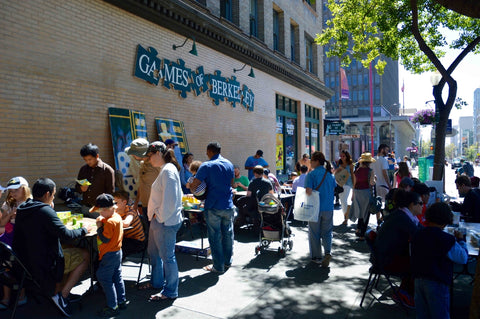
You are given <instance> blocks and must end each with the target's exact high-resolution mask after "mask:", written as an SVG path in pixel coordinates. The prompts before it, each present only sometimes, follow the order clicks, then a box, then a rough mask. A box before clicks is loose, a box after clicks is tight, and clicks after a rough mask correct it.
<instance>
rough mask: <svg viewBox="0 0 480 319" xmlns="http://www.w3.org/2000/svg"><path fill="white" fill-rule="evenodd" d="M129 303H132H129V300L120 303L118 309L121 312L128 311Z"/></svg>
mask: <svg viewBox="0 0 480 319" xmlns="http://www.w3.org/2000/svg"><path fill="white" fill-rule="evenodd" d="M129 303H130V302H129V301H128V300H125V301H124V302H120V303H119V304H118V308H119V309H120V310H125V309H127V306H128V304H129Z"/></svg>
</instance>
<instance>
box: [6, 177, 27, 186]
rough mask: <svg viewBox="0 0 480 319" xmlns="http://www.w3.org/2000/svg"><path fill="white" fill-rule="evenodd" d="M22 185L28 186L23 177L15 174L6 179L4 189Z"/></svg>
mask: <svg viewBox="0 0 480 319" xmlns="http://www.w3.org/2000/svg"><path fill="white" fill-rule="evenodd" d="M22 186H27V187H28V182H27V180H26V179H25V178H23V177H21V176H17V177H14V178H12V179H10V180H9V181H8V183H7V187H6V188H5V189H19V188H20V187H22Z"/></svg>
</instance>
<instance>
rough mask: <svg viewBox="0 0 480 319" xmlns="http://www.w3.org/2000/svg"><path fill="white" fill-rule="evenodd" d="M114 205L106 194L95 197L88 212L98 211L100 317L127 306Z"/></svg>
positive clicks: (118, 219) (120, 234) (119, 221)
mask: <svg viewBox="0 0 480 319" xmlns="http://www.w3.org/2000/svg"><path fill="white" fill-rule="evenodd" d="M114 205H115V203H114V200H113V196H112V195H110V194H100V195H98V197H97V199H96V201H95V206H94V207H93V208H92V211H99V212H100V216H99V217H98V218H97V227H98V230H97V235H98V238H97V242H98V259H99V261H100V265H99V266H98V270H97V279H98V281H99V282H100V284H101V285H102V287H103V291H104V292H105V297H106V298H107V307H106V308H104V309H103V310H101V311H99V313H98V315H99V316H101V317H111V316H115V315H118V313H119V308H120V309H125V308H126V307H127V300H126V298H125V285H124V283H123V279H122V265H121V263H122V250H121V248H122V237H123V226H122V218H121V217H120V215H118V214H117V213H115V206H114Z"/></svg>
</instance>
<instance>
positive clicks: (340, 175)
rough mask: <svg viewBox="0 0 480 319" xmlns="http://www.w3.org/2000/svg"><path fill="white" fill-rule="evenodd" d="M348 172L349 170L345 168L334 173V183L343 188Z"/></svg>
mask: <svg viewBox="0 0 480 319" xmlns="http://www.w3.org/2000/svg"><path fill="white" fill-rule="evenodd" d="M348 171H349V169H347V168H345V169H342V170H341V171H337V172H335V181H336V182H337V184H338V185H339V186H341V187H343V186H344V185H345V184H346V183H347V180H348V177H349V176H350V173H349V172H348Z"/></svg>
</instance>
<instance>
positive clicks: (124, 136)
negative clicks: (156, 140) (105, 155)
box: [108, 107, 147, 198]
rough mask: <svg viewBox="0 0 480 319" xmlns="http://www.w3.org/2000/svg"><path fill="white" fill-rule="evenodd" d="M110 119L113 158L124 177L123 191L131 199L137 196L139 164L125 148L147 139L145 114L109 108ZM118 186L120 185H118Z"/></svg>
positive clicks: (117, 169)
mask: <svg viewBox="0 0 480 319" xmlns="http://www.w3.org/2000/svg"><path fill="white" fill-rule="evenodd" d="M108 117H109V119H110V132H111V135H112V146H113V157H114V158H115V168H116V171H117V172H120V173H121V174H122V176H123V181H122V184H121V185H122V186H123V190H125V191H127V192H128V193H129V194H130V198H135V197H136V196H137V188H138V186H137V185H138V184H137V181H138V172H139V162H137V161H135V159H133V158H131V157H130V156H128V155H127V153H125V148H126V147H128V146H130V143H131V142H132V141H133V140H134V139H136V138H140V137H143V138H145V139H146V138H147V123H146V121H145V113H143V112H139V111H135V110H128V109H120V108H115V107H110V108H108ZM117 185H118V183H117Z"/></svg>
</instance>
